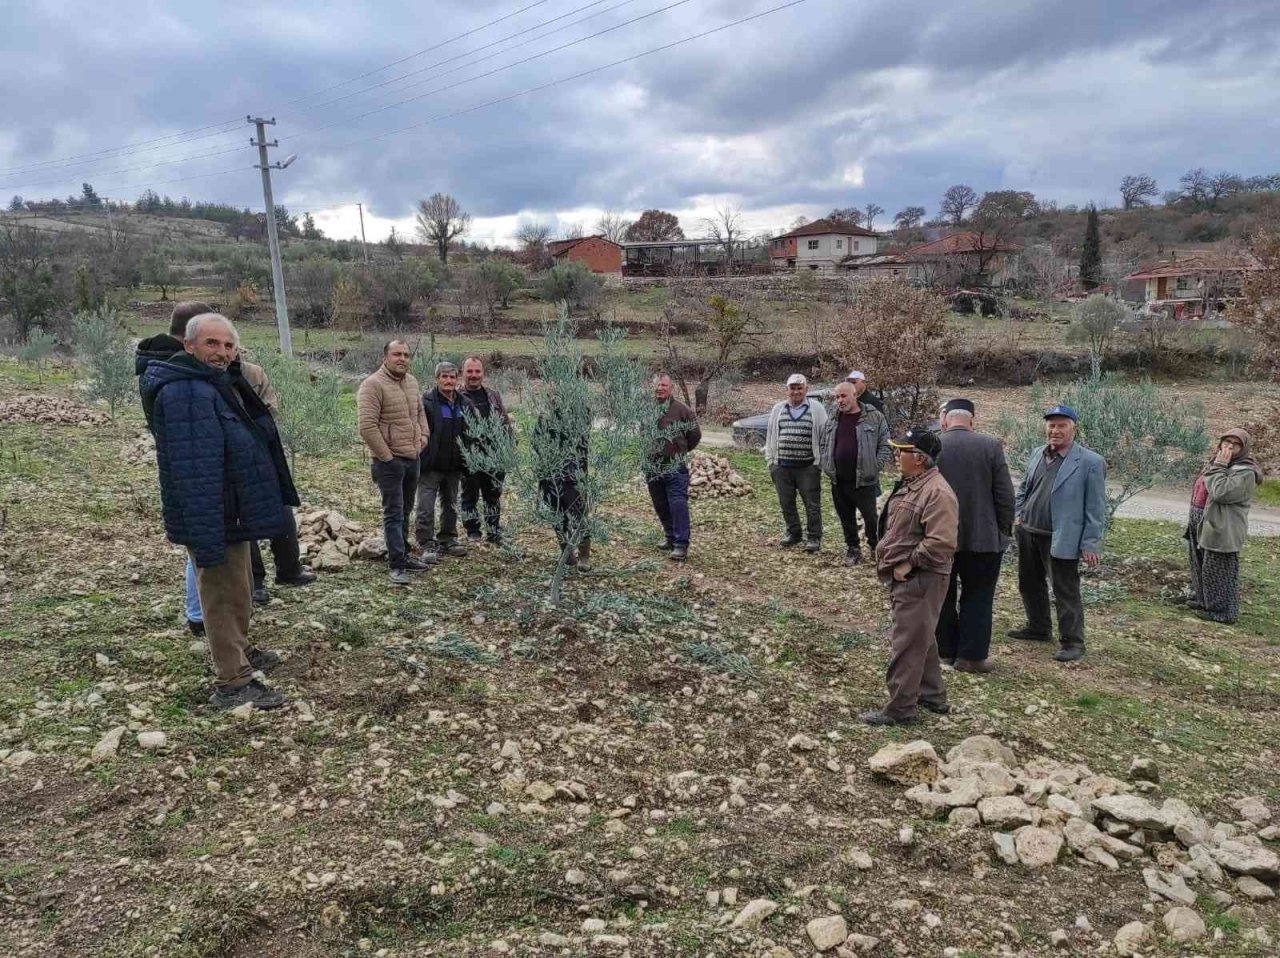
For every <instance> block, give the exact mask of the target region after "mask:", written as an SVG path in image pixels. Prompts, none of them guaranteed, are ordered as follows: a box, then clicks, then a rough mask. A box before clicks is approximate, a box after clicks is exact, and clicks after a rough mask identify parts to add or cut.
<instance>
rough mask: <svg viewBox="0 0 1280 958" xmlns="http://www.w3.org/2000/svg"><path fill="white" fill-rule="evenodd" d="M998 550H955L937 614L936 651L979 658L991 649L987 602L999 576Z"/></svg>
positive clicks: (973, 659) (991, 599)
mask: <svg viewBox="0 0 1280 958" xmlns="http://www.w3.org/2000/svg"><path fill="white" fill-rule="evenodd" d="M1002 558H1004V555H1003V553H1000V552H957V553H956V555H955V559H954V560H953V562H952V564H951V584H950V586H949V587H948V588H947V597H946V599H944V600H943V602H942V613H941V614H940V615H939V616H938V630H937V636H938V654H939V655H940V656H942V657H943V658H944V659H966V660H968V661H971V662H981V661H982V660H983V659H985V658H986V657H987V655H988V654H989V653H990V652H991V606H992V604H993V603H994V602H995V599H996V583H997V582H998V581H999V579H1000V560H1001V559H1002Z"/></svg>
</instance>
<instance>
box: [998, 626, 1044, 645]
mask: <svg viewBox="0 0 1280 958" xmlns="http://www.w3.org/2000/svg"><path fill="white" fill-rule="evenodd" d="M1005 635H1007V636H1009V638H1011V639H1022V640H1023V641H1024V642H1049V641H1051V640H1052V639H1053V636H1051V635H1041V634H1040V633H1039V632H1032V631H1031V630H1030V629H1027V628H1022V629H1010V630H1009V631H1008V632H1006V633H1005Z"/></svg>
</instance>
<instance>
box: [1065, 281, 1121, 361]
mask: <svg viewBox="0 0 1280 958" xmlns="http://www.w3.org/2000/svg"><path fill="white" fill-rule="evenodd" d="M1128 317H1129V310H1128V309H1126V308H1125V307H1124V305H1123V304H1121V303H1118V302H1116V301H1115V300H1114V299H1112V298H1111V297H1109V296H1100V295H1095V296H1090V297H1089V298H1088V299H1086V300H1085V301H1084V302H1083V303H1080V304H1079V305H1078V306H1076V307H1075V309H1074V310H1073V311H1072V317H1071V329H1070V330H1069V331H1068V333H1067V341H1068V342H1073V343H1084V344H1085V345H1087V346H1088V347H1089V355H1091V356H1093V357H1095V358H1096V359H1097V360H1098V361H1099V362H1101V361H1102V359H1103V358H1104V357H1105V356H1106V355H1107V349H1108V347H1110V345H1111V339H1112V337H1113V336H1115V333H1116V329H1117V328H1119V326H1120V324H1121V323H1122V322H1124V321H1125V320H1126V319H1128Z"/></svg>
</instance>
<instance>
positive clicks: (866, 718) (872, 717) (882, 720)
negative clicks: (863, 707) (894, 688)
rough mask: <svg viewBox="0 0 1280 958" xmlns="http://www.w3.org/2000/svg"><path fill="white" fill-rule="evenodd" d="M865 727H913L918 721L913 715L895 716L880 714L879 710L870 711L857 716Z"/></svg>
mask: <svg viewBox="0 0 1280 958" xmlns="http://www.w3.org/2000/svg"><path fill="white" fill-rule="evenodd" d="M858 718H859V719H861V720H862V721H863V722H865V723H866V724H867V725H915V724H916V722H917V721H918V719H917V718H916V717H915V716H914V715H904V716H901V717H899V716H896V715H889V714H887V713H885V712H882V711H881V710H880V709H872V710H871V711H870V712H863V713H862V714H861V715H859V716H858Z"/></svg>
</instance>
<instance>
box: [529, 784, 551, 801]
mask: <svg viewBox="0 0 1280 958" xmlns="http://www.w3.org/2000/svg"><path fill="white" fill-rule="evenodd" d="M524 793H525V794H526V795H528V796H529V797H530V798H532V799H533V800H534V801H535V802H542V803H544V804H545V803H546V802H549V801H551V799H553V798H555V797H556V790H555V787H554V786H552V785H548V784H547V783H546V782H543V781H537V782H530V783H529V784H528V785H527V786H526V787H525V790H524Z"/></svg>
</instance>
